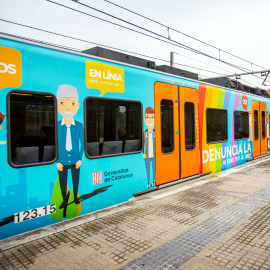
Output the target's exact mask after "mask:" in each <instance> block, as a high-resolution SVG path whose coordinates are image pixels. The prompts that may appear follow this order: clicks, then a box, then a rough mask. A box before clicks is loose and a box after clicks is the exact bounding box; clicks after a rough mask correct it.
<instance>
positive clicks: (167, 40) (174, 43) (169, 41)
mask: <svg viewBox="0 0 270 270" xmlns="http://www.w3.org/2000/svg"><path fill="white" fill-rule="evenodd" d="M46 1H47V2H50V3H52V4H55V5H58V6H61V7H64V8H67V9H70V10H73V11H75V12H79V13H81V14H84V15H87V16H90V17H93V18H96V19H99V20H102V21H104V22H107V23H110V24H113V25H117V26H119V27H122V28H125V29H127V30H130V31H133V32H136V33H139V34H142V35H145V36H147V37H150V38H153V39H156V40H159V41H162V42H165V43H168V44H171V45H173V46H176V47H180V48H183V49H186V50H189V51H192V52H195V53H198V54H201V55H204V56H206V57H209V58H212V59H214V60H217V61H220V62H222V63H224V64H227V65H229V66H231V67H234V68H236V69H239V70H241V71H247V69H246V68H243V67H240V66H237V65H234V64H231V63H228V62H226V61H223V60H219V59H218V58H216V57H214V56H211V55H209V54H206V53H203V52H201V51H199V50H196V49H194V48H192V47H189V46H187V45H184V44H182V43H180V42H177V41H175V40H172V39H170V38H168V37H166V36H163V35H160V34H158V33H155V32H154V31H151V30H148V29H146V28H143V27H140V26H138V27H139V28H141V29H143V30H144V31H148V32H150V33H153V34H155V35H157V36H159V38H157V37H154V36H151V35H149V34H146V33H142V32H140V31H137V30H135V29H131V28H129V27H126V26H123V25H120V24H117V23H114V22H111V21H108V20H105V19H103V18H100V17H97V16H94V15H91V14H89V13H86V12H83V11H81V10H77V9H74V8H72V7H69V6H65V5H63V4H60V3H57V2H54V1H52V0H46ZM70 1H72V2H75V3H77V4H81V5H83V6H85V7H89V8H91V9H92V7H90V6H88V5H86V4H82V3H81V2H78V1H74V0H70ZM93 9H95V8H93ZM95 10H96V11H98V10H97V9H95ZM100 12H102V13H103V14H104V12H103V11H100ZM107 14H108V13H107ZM108 16H111V17H114V18H118V17H116V16H113V15H111V14H108ZM118 19H119V20H121V21H125V20H122V19H120V18H118ZM127 23H129V22H127ZM129 24H132V25H133V26H135V24H133V23H129ZM161 38H163V39H161Z"/></svg>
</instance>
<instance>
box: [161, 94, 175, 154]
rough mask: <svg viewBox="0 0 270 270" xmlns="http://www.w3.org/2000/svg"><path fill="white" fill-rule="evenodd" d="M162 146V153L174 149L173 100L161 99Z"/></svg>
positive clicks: (170, 151)
mask: <svg viewBox="0 0 270 270" xmlns="http://www.w3.org/2000/svg"><path fill="white" fill-rule="evenodd" d="M160 105H161V108H160V112H161V117H160V118H161V148H162V153H163V154H167V153H172V152H173V150H174V123H173V101H172V100H170V99H163V100H161V104H160Z"/></svg>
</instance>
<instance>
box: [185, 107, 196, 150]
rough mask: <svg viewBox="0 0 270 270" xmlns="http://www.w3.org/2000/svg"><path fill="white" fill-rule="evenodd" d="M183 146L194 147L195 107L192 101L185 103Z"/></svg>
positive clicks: (187, 148) (188, 148)
mask: <svg viewBox="0 0 270 270" xmlns="http://www.w3.org/2000/svg"><path fill="white" fill-rule="evenodd" d="M184 110H185V146H186V150H193V149H195V108H194V103H192V102H186V103H185V108H184Z"/></svg>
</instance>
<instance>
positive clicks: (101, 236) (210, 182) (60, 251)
mask: <svg viewBox="0 0 270 270" xmlns="http://www.w3.org/2000/svg"><path fill="white" fill-rule="evenodd" d="M0 248H1V251H0V269H65V270H67V269H91V270H92V269H109V270H113V269H125V270H131V269H154V270H156V269H183V270H185V269H196V270H197V269H198V270H202V269H207V270H209V269H243V270H244V269H265V270H266V269H270V158H269V157H264V158H261V159H258V160H254V161H251V162H248V163H247V164H246V165H244V166H240V167H237V168H234V169H230V170H228V171H225V172H221V173H219V174H215V175H208V176H205V177H203V178H199V179H196V180H192V181H189V182H185V183H181V184H177V185H174V186H171V187H167V188H164V189H161V190H157V191H154V192H151V193H148V194H144V195H142V196H139V197H136V198H134V199H132V200H130V201H129V202H127V203H124V204H121V205H118V206H116V207H112V208H109V209H106V210H103V211H99V212H96V213H93V214H89V215H85V216H83V217H79V218H76V219H74V220H69V221H65V222H61V223H60V225H53V226H49V227H46V228H44V229H41V230H37V231H34V232H31V233H27V234H24V235H20V236H16V237H12V238H9V239H5V240H2V241H0Z"/></svg>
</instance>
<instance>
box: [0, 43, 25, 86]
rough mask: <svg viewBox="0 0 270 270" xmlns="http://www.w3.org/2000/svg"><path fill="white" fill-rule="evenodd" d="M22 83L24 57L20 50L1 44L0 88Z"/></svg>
mask: <svg viewBox="0 0 270 270" xmlns="http://www.w3.org/2000/svg"><path fill="white" fill-rule="evenodd" d="M21 84H22V58H21V53H20V51H18V50H16V49H11V48H7V47H1V46H0V90H1V89H3V88H5V87H20V86H21Z"/></svg>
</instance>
